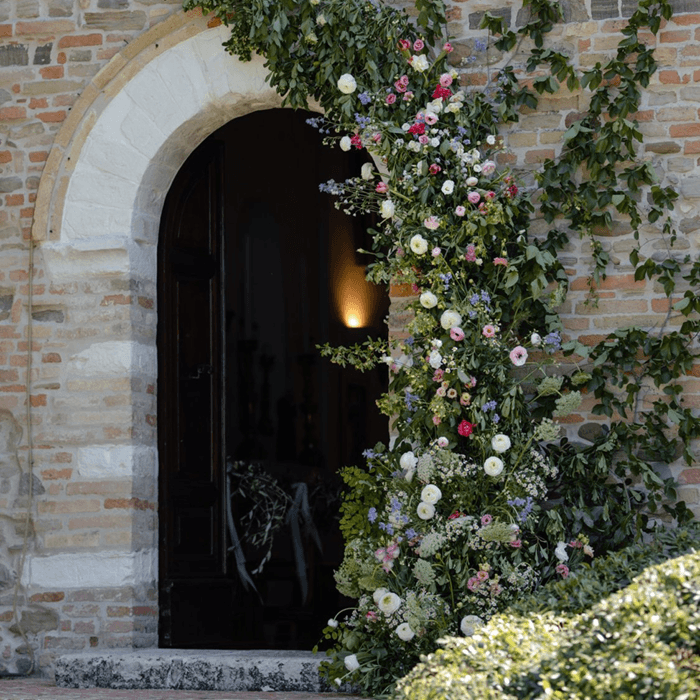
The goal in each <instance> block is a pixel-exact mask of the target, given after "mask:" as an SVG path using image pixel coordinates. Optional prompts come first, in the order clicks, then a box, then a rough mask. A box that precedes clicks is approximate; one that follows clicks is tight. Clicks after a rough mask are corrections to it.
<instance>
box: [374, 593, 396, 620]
mask: <svg viewBox="0 0 700 700" xmlns="http://www.w3.org/2000/svg"><path fill="white" fill-rule="evenodd" d="M377 607H378V608H379V609H380V610H381V611H382V612H383V613H384V614H385V615H391V614H392V613H395V612H396V611H397V610H398V609H399V608H400V607H401V598H399V596H397V595H396V593H391V592H389V591H387V592H386V593H385V594H384V595H383V596H382V597H381V598H380V599H379V602H378V603H377Z"/></svg>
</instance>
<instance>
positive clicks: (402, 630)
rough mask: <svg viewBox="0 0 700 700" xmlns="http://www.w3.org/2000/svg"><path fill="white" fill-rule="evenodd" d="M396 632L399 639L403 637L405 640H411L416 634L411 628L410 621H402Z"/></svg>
mask: <svg viewBox="0 0 700 700" xmlns="http://www.w3.org/2000/svg"><path fill="white" fill-rule="evenodd" d="M396 634H398V635H399V639H403V641H404V642H410V641H411V640H412V639H413V638H414V637H415V636H416V633H415V632H414V631H413V630H412V629H411V627H410V626H409V624H408V622H402V623H401V624H400V625H399V626H398V627H397V628H396Z"/></svg>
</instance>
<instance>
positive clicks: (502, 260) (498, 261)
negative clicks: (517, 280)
mask: <svg viewBox="0 0 700 700" xmlns="http://www.w3.org/2000/svg"><path fill="white" fill-rule="evenodd" d="M493 264H494V265H508V260H506V258H494V259H493Z"/></svg>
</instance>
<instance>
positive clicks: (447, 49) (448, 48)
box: [442, 41, 454, 53]
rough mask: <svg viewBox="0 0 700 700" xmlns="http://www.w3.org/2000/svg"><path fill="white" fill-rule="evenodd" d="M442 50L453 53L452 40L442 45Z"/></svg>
mask: <svg viewBox="0 0 700 700" xmlns="http://www.w3.org/2000/svg"><path fill="white" fill-rule="evenodd" d="M442 50H443V51H444V52H445V53H452V51H454V48H453V46H452V44H450V42H449V41H448V42H447V43H446V44H445V45H444V46H443V47H442Z"/></svg>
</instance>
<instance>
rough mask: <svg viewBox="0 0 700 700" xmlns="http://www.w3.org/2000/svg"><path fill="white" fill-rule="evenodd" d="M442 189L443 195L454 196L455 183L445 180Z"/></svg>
mask: <svg viewBox="0 0 700 700" xmlns="http://www.w3.org/2000/svg"><path fill="white" fill-rule="evenodd" d="M440 189H441V190H442V193H443V194H452V193H453V192H454V191H455V183H454V182H453V181H452V180H445V182H443V183H442V187H441V188H440Z"/></svg>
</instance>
